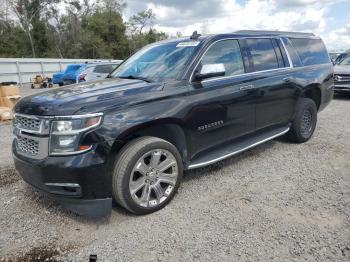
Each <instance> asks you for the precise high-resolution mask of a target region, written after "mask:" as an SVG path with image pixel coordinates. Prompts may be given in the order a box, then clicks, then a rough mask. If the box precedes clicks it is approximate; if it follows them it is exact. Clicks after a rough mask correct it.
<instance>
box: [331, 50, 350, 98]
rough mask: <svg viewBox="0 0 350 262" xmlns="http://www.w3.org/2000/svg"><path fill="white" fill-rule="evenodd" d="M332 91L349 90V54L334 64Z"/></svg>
mask: <svg viewBox="0 0 350 262" xmlns="http://www.w3.org/2000/svg"><path fill="white" fill-rule="evenodd" d="M334 92H336V93H345V92H347V93H349V92H350V54H348V55H347V56H346V57H344V58H343V60H341V61H340V62H339V64H337V65H335V66H334Z"/></svg>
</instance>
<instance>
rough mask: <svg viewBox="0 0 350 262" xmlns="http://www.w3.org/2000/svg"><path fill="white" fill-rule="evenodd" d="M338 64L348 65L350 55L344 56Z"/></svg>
mask: <svg viewBox="0 0 350 262" xmlns="http://www.w3.org/2000/svg"><path fill="white" fill-rule="evenodd" d="M339 65H350V56H347V57H345V58H344V59H343V60H342V61H341V62H340V63H339Z"/></svg>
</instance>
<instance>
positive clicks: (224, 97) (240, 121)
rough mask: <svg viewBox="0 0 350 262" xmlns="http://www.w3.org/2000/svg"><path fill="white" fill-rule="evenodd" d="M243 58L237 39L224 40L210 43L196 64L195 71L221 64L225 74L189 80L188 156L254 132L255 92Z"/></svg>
mask: <svg viewBox="0 0 350 262" xmlns="http://www.w3.org/2000/svg"><path fill="white" fill-rule="evenodd" d="M243 61H244V55H243V57H242V54H241V49H240V44H239V41H238V40H235V39H225V40H220V41H217V42H215V43H213V44H212V45H211V46H210V47H209V48H208V49H207V51H206V52H205V54H204V55H203V57H202V59H201V60H200V62H199V64H198V65H197V67H196V70H195V72H196V71H200V68H201V67H202V66H203V65H205V64H224V66H225V75H224V76H222V77H213V78H208V79H205V80H202V81H201V82H196V81H193V82H192V91H191V92H190V98H191V105H192V108H191V109H190V110H189V114H188V119H186V122H187V123H190V124H191V125H192V130H193V132H192V134H191V135H192V137H191V152H190V154H191V155H195V154H196V153H198V152H200V151H203V150H206V149H209V148H211V147H213V146H216V145H219V144H221V143H225V142H227V141H229V140H232V139H234V138H237V137H240V136H243V135H245V134H248V133H251V132H253V131H254V128H255V126H254V125H255V101H254V100H255V96H254V92H255V91H254V90H253V89H252V87H253V86H252V81H251V80H250V78H249V76H247V75H246V74H245V66H244V64H245V63H244V62H243Z"/></svg>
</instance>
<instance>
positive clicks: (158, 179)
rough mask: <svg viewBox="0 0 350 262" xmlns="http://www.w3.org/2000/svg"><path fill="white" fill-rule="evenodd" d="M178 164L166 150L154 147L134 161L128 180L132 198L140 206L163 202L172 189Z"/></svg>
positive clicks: (152, 205) (155, 204) (156, 204)
mask: <svg viewBox="0 0 350 262" xmlns="http://www.w3.org/2000/svg"><path fill="white" fill-rule="evenodd" d="M178 174H179V172H178V164H177V161H176V158H175V156H174V155H173V154H172V153H170V152H169V151H168V150H164V149H155V150H151V151H149V152H147V153H146V154H144V155H143V156H142V157H141V158H139V160H138V161H137V162H136V164H135V166H134V168H133V170H132V173H131V176H130V181H129V191H130V195H131V197H132V199H133V200H134V201H135V203H136V204H138V205H139V206H141V207H155V206H158V205H160V204H161V203H162V202H164V201H165V200H166V199H167V198H168V197H169V195H170V194H171V192H172V191H173V190H174V188H175V185H176V182H177V178H178Z"/></svg>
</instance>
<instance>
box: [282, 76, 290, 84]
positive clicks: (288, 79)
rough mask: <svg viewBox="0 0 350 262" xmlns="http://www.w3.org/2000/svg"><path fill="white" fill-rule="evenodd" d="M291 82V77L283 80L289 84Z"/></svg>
mask: <svg viewBox="0 0 350 262" xmlns="http://www.w3.org/2000/svg"><path fill="white" fill-rule="evenodd" d="M290 81H292V79H291V78H290V77H285V78H283V82H286V83H289V82H290Z"/></svg>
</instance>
